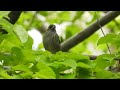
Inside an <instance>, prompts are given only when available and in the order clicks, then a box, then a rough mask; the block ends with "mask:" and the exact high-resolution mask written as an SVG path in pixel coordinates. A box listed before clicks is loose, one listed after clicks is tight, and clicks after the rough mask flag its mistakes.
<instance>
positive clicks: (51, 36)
mask: <svg viewBox="0 0 120 90" xmlns="http://www.w3.org/2000/svg"><path fill="white" fill-rule="evenodd" d="M43 45H44V48H45V50H48V51H50V52H52V53H56V52H58V51H59V50H60V40H59V36H58V34H57V33H56V26H55V25H53V24H51V25H49V27H48V29H47V31H46V32H45V33H44V35H43Z"/></svg>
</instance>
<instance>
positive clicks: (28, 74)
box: [20, 71, 33, 79]
mask: <svg viewBox="0 0 120 90" xmlns="http://www.w3.org/2000/svg"><path fill="white" fill-rule="evenodd" d="M32 75H33V72H31V71H26V72H24V73H20V76H21V77H23V78H25V79H31V78H32Z"/></svg>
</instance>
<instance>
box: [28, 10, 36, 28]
mask: <svg viewBox="0 0 120 90" xmlns="http://www.w3.org/2000/svg"><path fill="white" fill-rule="evenodd" d="M37 13H38V11H36V12H35V14H34V15H33V17H32V20H31V22H30V24H29V25H28V27H27V29H26V30H28V29H29V28H30V26H31V25H32V23H33V22H34V20H35V17H36V15H37Z"/></svg>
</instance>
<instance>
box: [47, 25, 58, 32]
mask: <svg viewBox="0 0 120 90" xmlns="http://www.w3.org/2000/svg"><path fill="white" fill-rule="evenodd" d="M55 28H56V26H55V25H53V24H50V25H49V27H48V30H51V31H56V30H55Z"/></svg>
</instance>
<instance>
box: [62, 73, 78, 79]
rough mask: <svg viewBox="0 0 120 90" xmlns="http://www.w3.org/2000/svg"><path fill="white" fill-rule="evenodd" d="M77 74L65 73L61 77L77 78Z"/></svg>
mask: <svg viewBox="0 0 120 90" xmlns="http://www.w3.org/2000/svg"><path fill="white" fill-rule="evenodd" d="M75 76H76V75H75V74H71V73H70V74H65V75H64V76H61V77H60V79H75Z"/></svg>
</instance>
